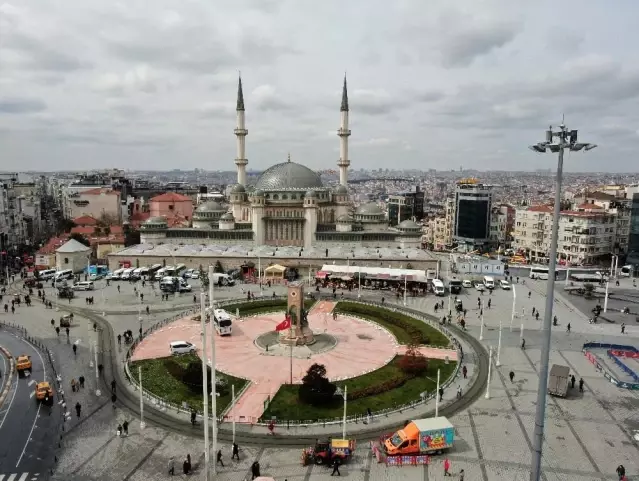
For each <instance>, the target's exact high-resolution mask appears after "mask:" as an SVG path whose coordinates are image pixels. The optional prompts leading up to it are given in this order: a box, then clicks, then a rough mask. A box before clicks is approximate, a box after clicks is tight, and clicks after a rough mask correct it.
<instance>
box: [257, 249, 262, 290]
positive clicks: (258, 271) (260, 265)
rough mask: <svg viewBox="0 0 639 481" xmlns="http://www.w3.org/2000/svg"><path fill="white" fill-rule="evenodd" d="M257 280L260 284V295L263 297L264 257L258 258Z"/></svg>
mask: <svg viewBox="0 0 639 481" xmlns="http://www.w3.org/2000/svg"><path fill="white" fill-rule="evenodd" d="M257 280H258V284H259V285H260V297H262V258H261V257H258V258H257Z"/></svg>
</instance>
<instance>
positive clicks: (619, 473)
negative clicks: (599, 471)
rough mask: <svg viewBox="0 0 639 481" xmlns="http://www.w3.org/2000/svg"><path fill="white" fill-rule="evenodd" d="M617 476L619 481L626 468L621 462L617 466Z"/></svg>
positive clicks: (623, 475) (624, 474)
mask: <svg viewBox="0 0 639 481" xmlns="http://www.w3.org/2000/svg"><path fill="white" fill-rule="evenodd" d="M616 471H617V476H619V481H621V480H622V479H623V478H624V477H625V476H626V468H624V467H623V464H620V465H619V466H617V470H616Z"/></svg>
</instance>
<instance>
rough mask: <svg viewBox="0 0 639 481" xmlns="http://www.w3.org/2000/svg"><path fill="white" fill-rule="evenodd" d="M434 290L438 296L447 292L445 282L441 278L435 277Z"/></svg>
mask: <svg viewBox="0 0 639 481" xmlns="http://www.w3.org/2000/svg"><path fill="white" fill-rule="evenodd" d="M433 292H434V293H435V295H436V296H443V295H445V294H446V289H445V288H444V283H443V282H442V281H440V280H439V279H433Z"/></svg>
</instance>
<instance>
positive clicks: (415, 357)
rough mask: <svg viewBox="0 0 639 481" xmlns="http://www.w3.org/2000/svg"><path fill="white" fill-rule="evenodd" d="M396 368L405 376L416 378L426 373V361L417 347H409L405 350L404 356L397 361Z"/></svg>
mask: <svg viewBox="0 0 639 481" xmlns="http://www.w3.org/2000/svg"><path fill="white" fill-rule="evenodd" d="M398 366H399V368H400V369H401V370H402V371H404V372H405V373H406V374H412V375H414V376H416V375H419V374H422V373H424V372H426V370H427V369H428V359H426V357H425V356H424V355H423V354H422V353H421V352H420V351H419V349H418V347H417V346H415V345H410V346H408V349H406V354H405V355H403V356H402V357H401V358H400V359H399V362H398Z"/></svg>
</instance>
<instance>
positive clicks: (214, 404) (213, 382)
mask: <svg viewBox="0 0 639 481" xmlns="http://www.w3.org/2000/svg"><path fill="white" fill-rule="evenodd" d="M213 270H214V269H213V266H209V279H212V278H213ZM209 289H210V290H211V292H210V295H209V318H210V319H211V322H210V325H209V327H210V328H211V386H212V387H211V414H212V422H213V425H212V426H211V427H212V430H213V432H212V434H213V446H212V447H213V459H214V460H213V475H215V474H216V472H217V389H216V388H215V386H216V384H217V375H216V372H215V363H216V359H215V327H214V326H213V323H214V317H215V313H214V312H213V309H214V308H215V307H214V304H213V284H212V283H211V282H210V281H209Z"/></svg>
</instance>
